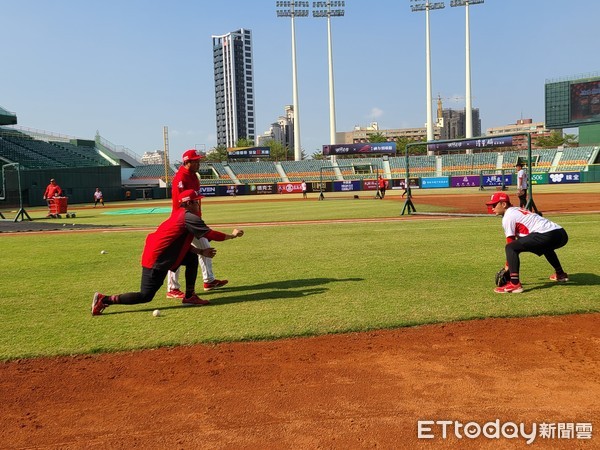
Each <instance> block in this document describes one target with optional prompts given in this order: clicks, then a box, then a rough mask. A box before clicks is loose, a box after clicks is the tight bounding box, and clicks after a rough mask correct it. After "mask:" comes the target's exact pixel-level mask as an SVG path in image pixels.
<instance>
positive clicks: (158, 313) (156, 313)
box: [152, 309, 160, 317]
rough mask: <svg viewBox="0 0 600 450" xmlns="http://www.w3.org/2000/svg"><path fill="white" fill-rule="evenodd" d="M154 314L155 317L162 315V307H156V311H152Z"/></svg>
mask: <svg viewBox="0 0 600 450" xmlns="http://www.w3.org/2000/svg"><path fill="white" fill-rule="evenodd" d="M152 315H153V316H154V317H160V309H155V310H154V311H152Z"/></svg>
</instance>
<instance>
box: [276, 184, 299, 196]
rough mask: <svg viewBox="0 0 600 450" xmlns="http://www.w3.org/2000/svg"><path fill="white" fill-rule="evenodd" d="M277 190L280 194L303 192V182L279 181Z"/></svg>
mask: <svg viewBox="0 0 600 450" xmlns="http://www.w3.org/2000/svg"><path fill="white" fill-rule="evenodd" d="M277 192H279V193H280V194H302V183H301V182H300V181H291V182H289V183H277Z"/></svg>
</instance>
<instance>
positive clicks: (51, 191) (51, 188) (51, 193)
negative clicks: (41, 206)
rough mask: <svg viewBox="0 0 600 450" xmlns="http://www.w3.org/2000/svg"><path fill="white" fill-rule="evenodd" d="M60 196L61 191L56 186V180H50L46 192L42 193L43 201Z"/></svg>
mask: <svg viewBox="0 0 600 450" xmlns="http://www.w3.org/2000/svg"><path fill="white" fill-rule="evenodd" d="M61 195H62V189H61V188H60V186H59V185H58V184H56V180H55V179H54V178H52V179H51V180H50V184H49V185H48V186H46V190H45V191H44V200H48V199H49V198H54V197H60V196H61Z"/></svg>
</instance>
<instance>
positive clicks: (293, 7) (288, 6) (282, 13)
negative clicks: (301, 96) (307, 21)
mask: <svg viewBox="0 0 600 450" xmlns="http://www.w3.org/2000/svg"><path fill="white" fill-rule="evenodd" d="M275 4H276V6H277V8H281V9H277V17H291V18H292V91H293V94H292V95H293V103H294V160H295V161H300V160H301V159H302V148H301V147H300V109H299V107H298V74H297V70H296V27H295V24H294V19H295V18H296V16H298V17H308V9H303V8H308V7H309V4H308V2H307V1H278V2H276V3H275ZM298 8H300V9H298Z"/></svg>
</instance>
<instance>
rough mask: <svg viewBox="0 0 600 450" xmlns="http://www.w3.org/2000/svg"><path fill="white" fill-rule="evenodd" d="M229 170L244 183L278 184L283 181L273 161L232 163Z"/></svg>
mask: <svg viewBox="0 0 600 450" xmlns="http://www.w3.org/2000/svg"><path fill="white" fill-rule="evenodd" d="M229 168H230V169H231V170H232V171H233V173H234V174H235V176H236V177H237V178H238V180H240V181H241V182H242V183H276V182H278V181H282V180H281V176H280V175H279V172H277V168H276V167H275V163H274V162H273V161H257V162H256V161H255V162H230V163H229Z"/></svg>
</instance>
